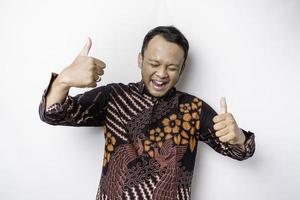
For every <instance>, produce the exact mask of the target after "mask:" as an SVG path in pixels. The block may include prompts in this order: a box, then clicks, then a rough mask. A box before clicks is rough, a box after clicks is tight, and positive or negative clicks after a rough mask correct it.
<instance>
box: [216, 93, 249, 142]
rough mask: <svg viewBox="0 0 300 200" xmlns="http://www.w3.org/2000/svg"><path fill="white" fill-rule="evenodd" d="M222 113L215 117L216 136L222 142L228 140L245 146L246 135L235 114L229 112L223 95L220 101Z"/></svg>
mask: <svg viewBox="0 0 300 200" xmlns="http://www.w3.org/2000/svg"><path fill="white" fill-rule="evenodd" d="M220 104H221V105H220V106H221V114H219V115H217V116H215V117H214V118H213V122H214V123H215V124H214V129H215V130H216V136H217V137H218V138H219V140H220V141H221V142H228V143H230V144H238V145H241V146H242V147H243V144H244V142H245V135H244V133H243V131H242V130H241V129H240V128H239V127H238V125H237V123H236V121H235V119H234V117H233V115H232V114H231V113H228V112H227V104H226V99H225V98H224V97H223V98H221V101H220Z"/></svg>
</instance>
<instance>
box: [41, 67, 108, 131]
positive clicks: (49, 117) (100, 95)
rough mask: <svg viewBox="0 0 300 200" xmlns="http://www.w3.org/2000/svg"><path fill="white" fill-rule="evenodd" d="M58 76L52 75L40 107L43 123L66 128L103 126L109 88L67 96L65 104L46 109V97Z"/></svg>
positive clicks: (101, 87)
mask: <svg viewBox="0 0 300 200" xmlns="http://www.w3.org/2000/svg"><path fill="white" fill-rule="evenodd" d="M57 76H58V74H56V73H52V74H51V79H50V82H49V84H48V86H47V88H46V89H45V90H44V92H43V95H42V100H41V102H40V105H39V115H40V119H41V120H42V121H43V122H46V123H48V124H50V125H64V126H102V125H103V123H104V120H105V116H106V108H107V104H108V100H109V96H110V95H109V91H110V89H109V86H100V87H97V88H94V89H92V90H89V91H87V92H84V93H82V94H78V95H76V96H74V97H72V96H70V95H67V96H66V98H65V100H64V102H62V103H54V104H53V105H51V106H50V107H48V108H47V109H46V96H47V94H48V92H49V90H50V87H51V85H52V83H53V81H54V80H55V79H56V77H57Z"/></svg>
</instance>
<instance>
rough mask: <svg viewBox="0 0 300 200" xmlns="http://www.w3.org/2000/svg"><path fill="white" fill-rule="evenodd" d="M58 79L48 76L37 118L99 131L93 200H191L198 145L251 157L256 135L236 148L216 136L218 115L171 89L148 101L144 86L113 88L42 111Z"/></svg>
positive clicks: (233, 155)
mask: <svg viewBox="0 0 300 200" xmlns="http://www.w3.org/2000/svg"><path fill="white" fill-rule="evenodd" d="M56 77H57V74H56V73H52V76H51V80H50V82H49V85H48V87H47V88H46V89H45V91H44V94H43V96H42V101H41V103H40V106H39V114H40V118H41V120H42V121H44V122H46V123H48V124H51V125H64V126H103V127H104V137H105V153H104V157H103V168H102V174H101V179H100V183H99V187H98V191H97V195H96V199H97V200H100V199H142V200H145V199H154V200H164V199H191V183H192V177H193V170H194V165H195V157H196V153H197V145H198V142H199V141H202V142H205V143H206V144H208V145H209V146H210V147H212V149H214V150H215V151H216V152H218V153H220V154H222V155H225V156H228V157H231V158H233V159H236V160H245V159H247V158H249V157H251V156H252V155H253V153H254V150H255V142H254V134H253V133H252V132H250V131H245V130H243V129H242V131H243V132H244V134H245V136H246V141H245V143H244V147H245V149H244V150H243V149H242V148H241V147H240V146H239V145H233V144H229V143H222V142H221V141H220V140H219V139H218V137H216V135H215V130H214V128H213V125H214V123H213V121H212V119H213V117H214V116H216V115H217V113H216V112H215V111H214V110H213V109H212V108H211V107H210V106H209V105H208V104H207V103H206V102H204V101H203V100H202V99H200V98H197V97H195V96H193V95H190V94H187V93H184V92H180V91H178V90H176V88H174V87H173V88H172V89H171V90H169V91H168V92H167V94H165V95H164V96H163V97H160V98H157V97H154V96H151V94H150V93H149V92H148V91H147V88H146V87H145V85H144V83H143V81H140V82H137V83H129V84H122V83H112V84H108V85H105V86H100V87H96V88H93V89H91V90H89V91H86V92H84V93H82V94H78V95H76V96H74V97H72V96H70V95H67V97H66V99H65V100H64V102H63V103H55V104H53V105H52V106H50V107H49V108H47V110H46V108H45V105H46V95H47V93H48V91H49V89H50V86H51V84H52V82H53V81H54V80H55V78H56Z"/></svg>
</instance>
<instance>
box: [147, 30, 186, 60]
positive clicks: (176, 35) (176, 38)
mask: <svg viewBox="0 0 300 200" xmlns="http://www.w3.org/2000/svg"><path fill="white" fill-rule="evenodd" d="M156 35H160V36H162V37H163V38H164V39H165V40H167V41H168V42H173V43H176V44H177V45H179V46H180V47H181V48H182V49H183V51H184V61H183V63H185V60H186V58H187V55H188V51H189V42H188V40H187V39H186V38H185V36H184V35H183V34H182V33H181V32H180V31H179V30H178V29H177V28H176V27H174V26H158V27H155V28H153V29H152V30H150V31H149V32H148V33H147V34H146V36H145V37H144V41H143V46H142V51H141V53H142V56H144V51H145V49H146V48H147V46H148V43H149V41H150V40H151V39H152V38H153V37H154V36H156Z"/></svg>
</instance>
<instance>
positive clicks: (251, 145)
mask: <svg viewBox="0 0 300 200" xmlns="http://www.w3.org/2000/svg"><path fill="white" fill-rule="evenodd" d="M216 115H217V113H216V111H215V110H214V109H213V108H211V107H210V106H209V105H208V104H207V103H205V102H204V101H202V108H201V113H200V124H201V127H200V131H199V132H200V134H199V140H200V141H203V142H205V143H206V144H208V145H209V146H210V147H212V148H213V149H214V150H215V151H216V152H218V153H221V154H222V155H225V156H229V157H231V158H233V159H236V160H239V161H242V160H246V159H247V158H249V157H251V156H252V155H253V154H254V151H255V135H254V133H252V132H250V131H245V130H243V129H242V131H243V133H244V134H245V137H246V140H245V143H244V147H245V150H243V149H242V148H241V147H240V146H239V145H235V144H229V143H223V142H221V141H220V140H219V138H218V137H217V136H216V135H215V132H216V131H215V129H214V128H213V126H214V122H213V118H214V116H216Z"/></svg>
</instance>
